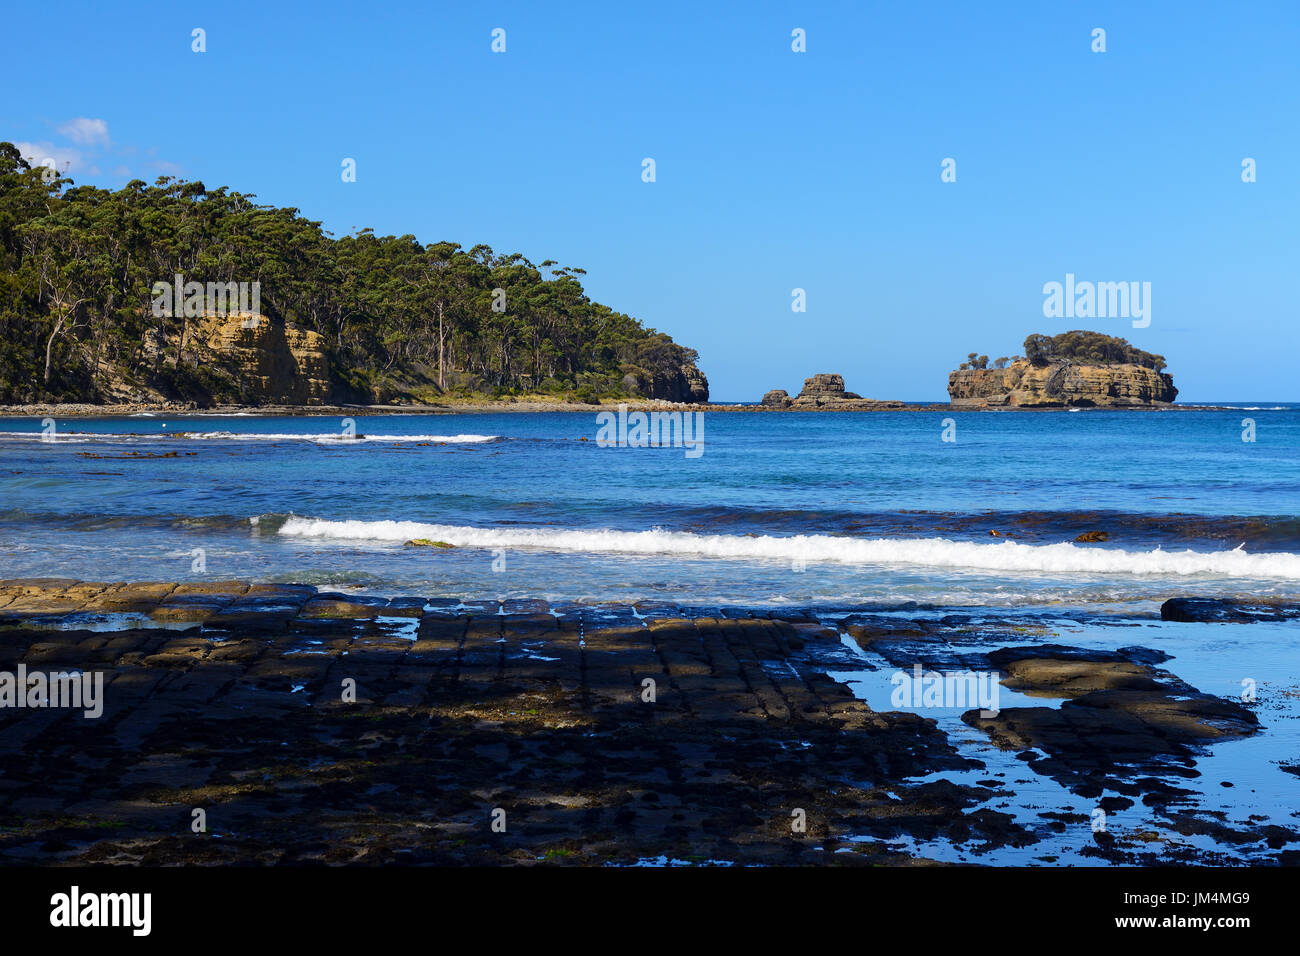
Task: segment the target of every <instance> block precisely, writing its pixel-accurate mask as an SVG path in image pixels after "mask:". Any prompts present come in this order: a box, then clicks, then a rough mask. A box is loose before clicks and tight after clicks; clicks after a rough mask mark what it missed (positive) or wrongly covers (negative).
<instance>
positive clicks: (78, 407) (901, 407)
mask: <svg viewBox="0 0 1300 956" xmlns="http://www.w3.org/2000/svg"><path fill="white" fill-rule="evenodd" d="M619 404H620V403H617V402H613V401H608V402H604V403H602V404H600V405H593V404H590V403H583V402H541V401H515V402H511V401H505V400H503V401H495V402H466V403H462V404H454V405H453V404H448V405H220V406H213V407H210V408H200V407H197V406H195V405H193V404H192V403H176V402H170V403H163V404H144V403H128V404H118V405H87V404H81V403H76V404H71V403H70V404H33V405H0V418H127V417H130V416H132V415H154V416H156V415H163V414H170V415H195V416H209V417H214V418H217V417H221V416H223V415H227V416H234V415H242V416H286V417H303V418H313V417H316V418H321V417H348V416H358V415H367V416H369V415H471V414H472V415H479V414H489V413H529V414H531V413H545V412H585V413H589V414H596V413H599V412H602V411H610V410H611V409H614V408H617V407H618V406H619ZM622 404H626V405H627V407H628V409H629V410H630V411H645V412H653V411H695V412H735V413H774V412H1041V413H1052V412H1068V411H1077V410H1078V409H1071V408H1065V407H1031V408H1014V407H1006V406H965V405H961V404H952V403H948V402H932V403H905V402H897V401H883V400H880V401H878V400H875V399H862V400H859V401H853V400H850V401H844V402H836V403H832V404H822V405H796V404H790V405H777V404H768V405H764V404H762V403H757V404H746V405H720V404H716V403H706V404H682V403H676V402H665V401H641V400H630V401H627V402H624V403H622ZM1104 410H1105V411H1125V412H1198V411H1200V412H1204V411H1234V410H1235V409H1233V408H1231V407H1230V406H1219V405H1195V406H1188V405H1132V406H1119V407H1115V408H1106V409H1104Z"/></svg>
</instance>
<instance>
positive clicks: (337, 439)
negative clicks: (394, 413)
mask: <svg viewBox="0 0 1300 956" xmlns="http://www.w3.org/2000/svg"><path fill="white" fill-rule="evenodd" d="M499 437H500V436H499V435H357V436H356V437H354V438H346V437H344V436H343V434H342V433H341V432H325V433H323V434H294V433H292V432H271V433H265V432H247V433H245V432H228V431H227V432H168V433H159V434H157V435H139V434H136V435H130V434H118V433H102V434H101V433H96V432H58V433H57V434H56V435H55V436H54V441H57V442H66V441H77V442H87V441H110V442H111V441H118V442H126V441H130V442H134V441H141V440H145V441H148V440H151V439H155V438H183V439H188V440H190V441H306V442H314V443H316V444H318V445H360V444H365V443H367V442H381V443H383V442H410V443H416V442H445V443H448V444H457V445H461V444H475V443H478V442H486V441H496V440H497V439H498V438H499ZM0 438H13V439H15V440H18V441H42V440H45V441H48V440H49V439H46V438H45V436H44V435H43V434H42V433H41V432H0Z"/></svg>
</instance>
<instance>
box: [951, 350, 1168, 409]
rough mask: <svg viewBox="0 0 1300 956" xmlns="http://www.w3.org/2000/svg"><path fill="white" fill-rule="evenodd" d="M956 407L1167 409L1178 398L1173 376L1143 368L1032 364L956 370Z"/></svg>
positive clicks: (953, 390)
mask: <svg viewBox="0 0 1300 956" xmlns="http://www.w3.org/2000/svg"><path fill="white" fill-rule="evenodd" d="M948 397H949V399H950V401H951V402H952V404H953V405H957V406H965V407H971V408H997V407H1009V408H1063V407H1087V406H1096V407H1110V408H1128V407H1142V406H1149V405H1156V404H1167V403H1169V402H1172V401H1173V400H1174V399H1175V398H1177V397H1178V389H1176V388H1175V387H1174V380H1173V378H1172V376H1170V375H1169V374H1167V373H1164V372H1157V371H1155V370H1154V369H1150V368H1146V367H1145V366H1141V365H1130V364H1116V365H1085V364H1076V363H1074V362H1054V363H1051V364H1048V365H1033V364H1031V363H1030V362H1028V361H1026V360H1024V359H1019V360H1017V361H1015V362H1012V363H1011V364H1010V365H1008V366H1007V367H1006V368H969V369H958V370H956V371H954V372H951V373H949V375H948Z"/></svg>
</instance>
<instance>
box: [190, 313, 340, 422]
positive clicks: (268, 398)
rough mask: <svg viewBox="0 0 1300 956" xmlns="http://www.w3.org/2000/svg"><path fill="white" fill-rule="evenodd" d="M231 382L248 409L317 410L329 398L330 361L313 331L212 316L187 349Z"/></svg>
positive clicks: (252, 317) (250, 317)
mask: <svg viewBox="0 0 1300 956" xmlns="http://www.w3.org/2000/svg"><path fill="white" fill-rule="evenodd" d="M190 348H193V349H196V350H197V351H198V352H199V353H200V354H201V355H202V359H203V361H204V362H205V363H207V364H209V365H210V367H212V368H214V369H217V370H219V371H221V372H223V373H225V375H226V376H228V377H229V379H230V388H231V391H232V392H234V393H237V394H232V395H229V396H215V397H217V398H220V399H224V400H228V401H239V402H243V403H247V404H280V405H321V404H324V403H325V402H327V401H328V400H329V398H330V368H329V356H328V355H327V353H326V349H325V339H324V337H323V336H321V335H320V334H319V333H317V332H311V331H307V330H306V329H296V328H289V327H286V326H282V325H277V324H276V323H274V322H272V321H271V320H270V319H268V318H267V317H266V316H264V315H258V314H256V313H251V312H239V313H231V314H228V315H210V316H206V317H204V318H203V319H201V320H199V321H198V322H197V323H196V326H195V328H194V329H193V330H192V331H191V338H190V343H189V345H187V349H190Z"/></svg>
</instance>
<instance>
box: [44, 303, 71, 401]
mask: <svg viewBox="0 0 1300 956" xmlns="http://www.w3.org/2000/svg"><path fill="white" fill-rule="evenodd" d="M66 321H67V316H66V315H61V316H59V321H57V322H55V323H54V331H53V332H51V333H50V337H49V338H48V339H46V340H45V385H46V387H47V388H48V387H49V384H50V361H51V359H52V357H53V355H54V340H55V339H56V338H58V337H59V333H60V332H62V331H63V323H64V322H66Z"/></svg>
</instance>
